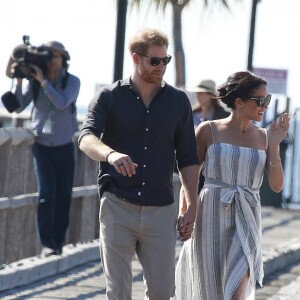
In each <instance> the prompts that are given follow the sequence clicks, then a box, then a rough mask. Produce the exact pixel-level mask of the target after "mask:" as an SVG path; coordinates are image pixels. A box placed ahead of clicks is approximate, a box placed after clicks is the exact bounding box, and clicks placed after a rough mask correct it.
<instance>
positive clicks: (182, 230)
mask: <svg viewBox="0 0 300 300" xmlns="http://www.w3.org/2000/svg"><path fill="white" fill-rule="evenodd" d="M194 222H195V209H194V208H192V207H191V205H189V207H188V208H187V210H186V212H185V213H184V214H181V215H180V216H179V218H178V221H177V230H178V233H179V235H180V237H181V241H182V242H185V241H187V240H188V239H190V238H191V236H192V233H193V231H194Z"/></svg>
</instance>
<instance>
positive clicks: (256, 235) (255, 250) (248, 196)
mask: <svg viewBox="0 0 300 300" xmlns="http://www.w3.org/2000/svg"><path fill="white" fill-rule="evenodd" d="M205 188H210V189H211V188H226V189H228V191H226V192H225V194H224V195H223V196H222V198H221V201H222V203H223V206H224V207H225V209H229V208H230V206H231V204H232V203H233V201H234V202H235V222H236V228H237V233H238V237H239V239H240V241H241V245H242V248H243V251H244V253H245V256H246V257H247V260H248V265H249V270H250V280H251V281H252V282H255V281H257V282H258V283H259V284H260V286H262V280H263V277H264V271H263V262H262V254H261V236H262V229H261V220H260V198H259V189H254V188H250V187H247V186H237V185H230V184H227V183H225V182H223V181H220V180H217V179H213V178H205V183H204V187H203V190H204V189H205ZM257 209H259V210H258V211H257ZM254 211H256V212H257V214H254ZM253 261H254V264H253Z"/></svg>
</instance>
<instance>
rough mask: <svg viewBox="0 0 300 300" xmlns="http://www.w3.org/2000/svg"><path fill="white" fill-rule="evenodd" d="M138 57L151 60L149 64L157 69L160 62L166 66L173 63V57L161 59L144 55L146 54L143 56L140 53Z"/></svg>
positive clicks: (168, 56)
mask: <svg viewBox="0 0 300 300" xmlns="http://www.w3.org/2000/svg"><path fill="white" fill-rule="evenodd" d="M138 55H141V56H144V57H146V58H148V59H149V62H150V65H151V66H153V67H155V66H158V65H159V64H160V62H162V64H163V65H164V66H165V65H167V64H168V63H169V62H170V61H171V58H172V56H171V55H169V54H167V56H165V57H163V58H160V57H155V56H154V57H151V56H147V55H144V54H141V53H138Z"/></svg>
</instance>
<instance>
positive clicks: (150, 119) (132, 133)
mask: <svg viewBox="0 0 300 300" xmlns="http://www.w3.org/2000/svg"><path fill="white" fill-rule="evenodd" d="M86 134H94V135H95V136H98V137H101V139H102V141H103V143H105V144H106V145H109V146H110V147H111V148H112V149H114V150H116V151H118V152H120V153H124V154H127V155H129V156H130V157H131V159H132V160H133V162H134V163H136V164H138V168H137V169H136V174H135V175H133V176H132V177H128V176H123V175H122V174H119V173H118V172H117V171H116V170H115V168H114V167H113V166H111V165H110V164H109V163H107V162H100V172H99V176H98V183H99V188H100V194H101V193H102V192H103V191H104V190H106V191H109V192H112V193H114V194H116V195H117V196H118V197H121V198H124V199H126V200H127V201H130V202H132V203H135V204H140V205H150V206H164V205H168V204H170V203H172V202H173V201H174V197H173V186H172V179H173V170H174V162H175V158H176V160H177V164H178V168H179V169H181V168H183V167H186V166H190V165H195V164H198V158H197V152H196V142H195V133H194V125H193V117H192V111H191V105H190V102H189V100H188V98H187V95H186V94H185V92H184V91H182V90H179V89H176V88H174V87H172V86H170V85H168V84H165V85H164V87H162V88H161V90H160V91H159V92H158V94H157V95H156V97H155V98H154V99H153V100H152V102H151V104H150V105H149V107H148V108H146V106H145V105H144V103H143V101H142V99H141V96H140V95H139V94H138V93H136V92H135V91H134V90H133V89H131V87H130V80H129V78H128V79H127V80H120V81H117V82H116V83H114V84H113V85H111V86H108V87H105V88H102V89H101V90H99V91H98V92H97V93H96V94H95V96H94V98H93V100H92V101H91V103H90V104H89V107H88V113H87V117H86V120H85V122H84V124H83V126H82V129H81V132H80V136H79V143H80V140H81V138H82V137H83V136H84V135H86Z"/></svg>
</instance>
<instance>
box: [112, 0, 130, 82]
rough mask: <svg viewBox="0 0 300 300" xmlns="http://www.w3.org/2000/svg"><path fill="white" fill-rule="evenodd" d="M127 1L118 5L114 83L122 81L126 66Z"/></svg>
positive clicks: (122, 1) (123, 0)
mask: <svg viewBox="0 0 300 300" xmlns="http://www.w3.org/2000/svg"><path fill="white" fill-rule="evenodd" d="M127 2H128V1H127V0H118V4H117V28H116V41H115V62H114V78H113V81H114V82H115V81H117V80H119V79H122V77H123V64H124V44H125V34H126V15H127Z"/></svg>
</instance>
